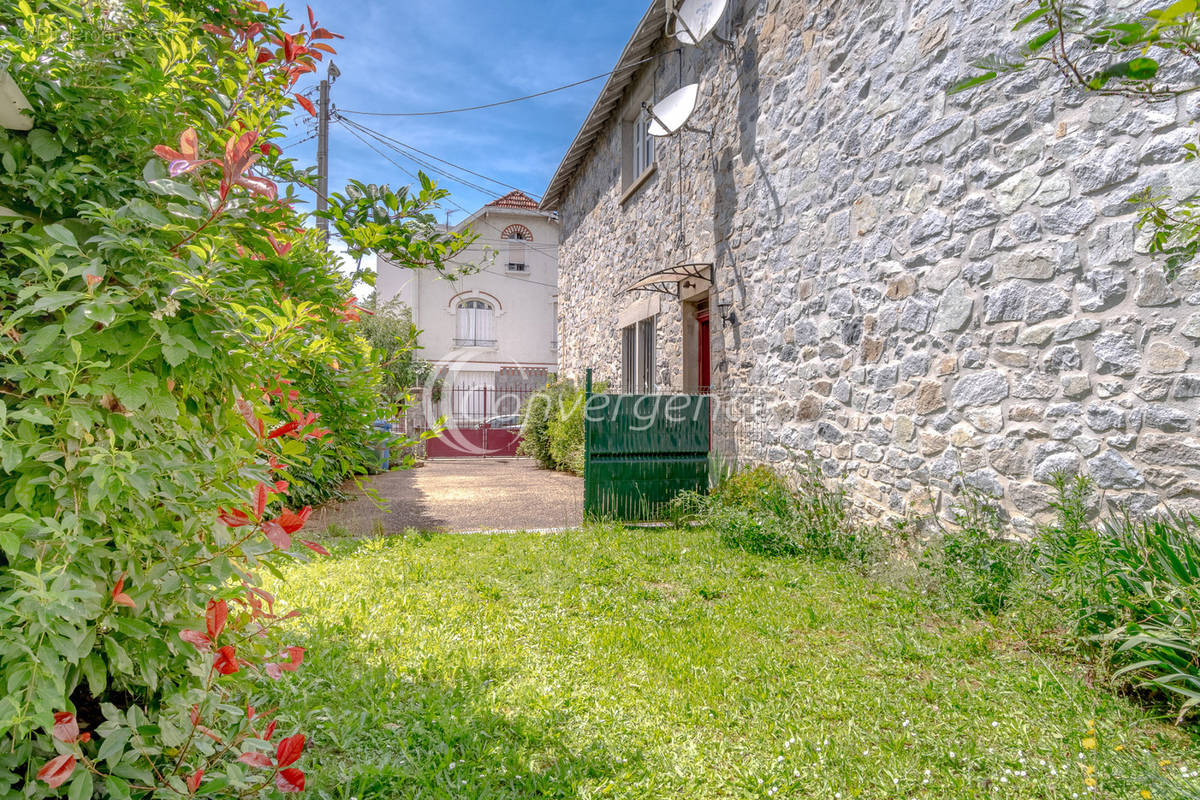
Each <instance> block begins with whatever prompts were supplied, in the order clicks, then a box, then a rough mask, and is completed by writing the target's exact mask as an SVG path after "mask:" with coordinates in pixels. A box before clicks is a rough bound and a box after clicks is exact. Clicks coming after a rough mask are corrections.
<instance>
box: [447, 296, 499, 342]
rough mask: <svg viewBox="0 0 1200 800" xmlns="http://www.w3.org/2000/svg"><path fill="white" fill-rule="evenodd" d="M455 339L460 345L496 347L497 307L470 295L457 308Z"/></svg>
mask: <svg viewBox="0 0 1200 800" xmlns="http://www.w3.org/2000/svg"><path fill="white" fill-rule="evenodd" d="M455 318H456V319H455V336H454V341H455V344H457V345H458V346H459V347H495V345H496V307H495V306H493V305H492V304H491V303H489V302H488V301H486V300H481V299H479V298H477V297H469V298H467V299H466V300H462V301H460V302H459V304H458V307H457V309H456V310H455Z"/></svg>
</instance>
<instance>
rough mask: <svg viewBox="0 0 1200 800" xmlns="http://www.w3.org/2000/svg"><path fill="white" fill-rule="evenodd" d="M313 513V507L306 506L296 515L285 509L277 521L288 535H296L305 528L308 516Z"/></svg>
mask: <svg viewBox="0 0 1200 800" xmlns="http://www.w3.org/2000/svg"><path fill="white" fill-rule="evenodd" d="M311 513H312V506H305V507H304V508H302V509H301V510H300V513H299V514H294V513H292V512H291V511H290V510H289V509H286V508H285V509H283V512H282V513H281V514H280V515H279V519H278V520H276V521H277V522H278V523H279V527H281V528H283V529H284V530H285V531H287V532H288V533H295V532H296V531H298V530H300V529H301V528H303V527H304V523H305V522H306V521H307V520H308V515H309V514H311Z"/></svg>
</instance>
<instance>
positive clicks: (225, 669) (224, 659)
mask: <svg viewBox="0 0 1200 800" xmlns="http://www.w3.org/2000/svg"><path fill="white" fill-rule="evenodd" d="M213 669H215V670H216V671H217V672H219V673H221V674H222V675H232V674H233V673H235V672H237V671H238V670H239V669H241V666H240V665H239V664H238V660H237V652H236V651H235V650H234V649H233V645H231V644H227V645H225V646H224V647H222V648H220V649H219V650H217V655H216V656H215V657H214V658H213Z"/></svg>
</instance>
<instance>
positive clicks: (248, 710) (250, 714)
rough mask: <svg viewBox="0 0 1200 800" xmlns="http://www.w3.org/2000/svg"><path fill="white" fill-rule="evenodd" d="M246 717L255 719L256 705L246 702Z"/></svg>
mask: <svg viewBox="0 0 1200 800" xmlns="http://www.w3.org/2000/svg"><path fill="white" fill-rule="evenodd" d="M246 719H254V706H252V705H250V704H249V703H247V704H246Z"/></svg>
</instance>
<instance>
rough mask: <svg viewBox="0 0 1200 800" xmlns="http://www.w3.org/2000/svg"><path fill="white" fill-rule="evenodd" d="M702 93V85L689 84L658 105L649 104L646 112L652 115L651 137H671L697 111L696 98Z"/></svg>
mask: <svg viewBox="0 0 1200 800" xmlns="http://www.w3.org/2000/svg"><path fill="white" fill-rule="evenodd" d="M699 93H700V84H698V83H689V84H688V85H687V86H684V87H682V88H680V89H676V90H675V91H673V92H671V93H670V94H669V95H667V96H666V97H664V98H663V99H662V100H659V101H658V102H657V103H653V104H647V105H646V112H647V113H648V114H649V115H650V126H649V129H648V132H649V134H650V135H651V136H670V135H671V134H673V133H677V132H678V131H679V129H680V128H682V127H683V126H684V125H686V124H687V121H688V120H689V119H691V116H692V112H694V111H695V110H696V97H697V95H699Z"/></svg>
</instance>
